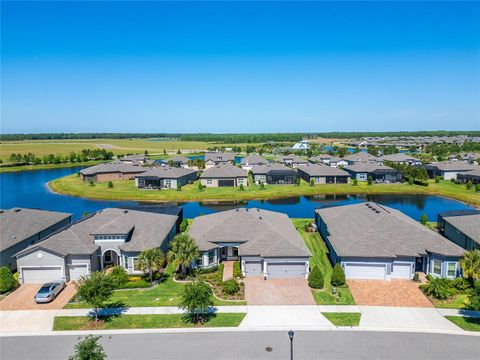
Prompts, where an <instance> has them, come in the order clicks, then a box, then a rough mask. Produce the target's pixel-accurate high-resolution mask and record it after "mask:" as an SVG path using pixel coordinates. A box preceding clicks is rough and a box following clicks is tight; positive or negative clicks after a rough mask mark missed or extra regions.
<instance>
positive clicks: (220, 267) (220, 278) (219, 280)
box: [215, 264, 224, 286]
mask: <svg viewBox="0 0 480 360" xmlns="http://www.w3.org/2000/svg"><path fill="white" fill-rule="evenodd" d="M223 267H224V265H223V264H220V265H218V273H217V277H216V279H215V281H216V283H217V286H221V285H222V283H223Z"/></svg>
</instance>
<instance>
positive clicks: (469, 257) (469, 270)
mask: <svg viewBox="0 0 480 360" xmlns="http://www.w3.org/2000/svg"><path fill="white" fill-rule="evenodd" d="M460 265H461V266H462V270H463V276H465V277H466V278H469V279H472V280H473V281H476V280H478V279H480V250H472V251H469V252H467V253H466V254H465V255H464V256H463V259H462V260H460Z"/></svg>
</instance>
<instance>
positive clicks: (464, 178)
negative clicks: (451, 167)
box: [457, 169, 480, 184]
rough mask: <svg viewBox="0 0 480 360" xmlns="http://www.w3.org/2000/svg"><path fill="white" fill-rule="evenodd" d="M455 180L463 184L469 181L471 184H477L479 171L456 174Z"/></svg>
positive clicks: (479, 181) (479, 176) (479, 180)
mask: <svg viewBox="0 0 480 360" xmlns="http://www.w3.org/2000/svg"><path fill="white" fill-rule="evenodd" d="M457 180H458V181H460V182H461V183H464V184H466V183H468V182H469V181H471V182H472V184H478V183H480V169H478V170H472V171H466V172H459V173H457Z"/></svg>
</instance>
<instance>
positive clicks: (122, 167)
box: [80, 161, 148, 175]
mask: <svg viewBox="0 0 480 360" xmlns="http://www.w3.org/2000/svg"><path fill="white" fill-rule="evenodd" d="M147 170H148V167H143V166H141V165H134V164H129V163H122V162H118V161H115V162H111V163H103V164H98V165H94V166H90V167H88V168H85V169H82V170H80V173H81V174H82V175H95V174H101V173H117V172H119V173H142V172H145V171H147Z"/></svg>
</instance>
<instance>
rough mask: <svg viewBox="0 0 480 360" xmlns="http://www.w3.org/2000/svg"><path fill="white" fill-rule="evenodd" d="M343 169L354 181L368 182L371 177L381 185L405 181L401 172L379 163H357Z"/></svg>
mask: <svg viewBox="0 0 480 360" xmlns="http://www.w3.org/2000/svg"><path fill="white" fill-rule="evenodd" d="M343 169H344V170H345V171H346V172H348V173H349V174H350V176H351V177H352V179H357V180H358V181H367V180H368V177H369V176H371V177H372V180H373V181H374V182H380V183H384V182H387V183H394V182H401V181H402V180H403V174H402V172H401V171H400V170H396V169H393V168H391V167H389V166H386V165H382V164H379V163H372V162H367V163H356V164H355V165H348V166H345V167H344V168H343Z"/></svg>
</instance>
